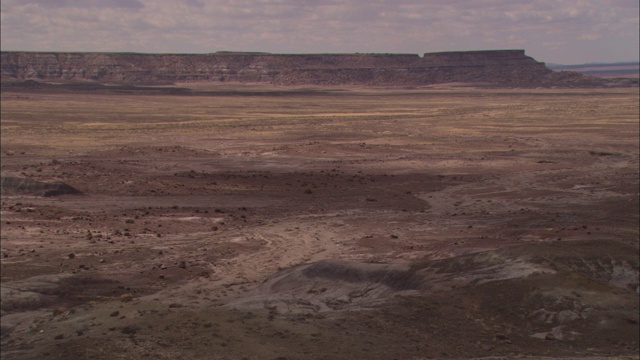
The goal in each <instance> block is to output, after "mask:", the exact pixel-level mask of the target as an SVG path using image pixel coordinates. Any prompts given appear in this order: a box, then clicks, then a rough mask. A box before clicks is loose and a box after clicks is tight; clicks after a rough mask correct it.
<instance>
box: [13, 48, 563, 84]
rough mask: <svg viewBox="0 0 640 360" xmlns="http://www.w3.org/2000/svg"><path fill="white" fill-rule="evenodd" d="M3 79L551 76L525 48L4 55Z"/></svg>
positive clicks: (405, 80)
mask: <svg viewBox="0 0 640 360" xmlns="http://www.w3.org/2000/svg"><path fill="white" fill-rule="evenodd" d="M1 60H2V80H3V81H22V80H39V81H44V82H68V81H96V82H100V83H118V84H123V83H126V84H170V83H180V82H211V81H216V82H225V81H226V82H241V83H250V82H261V83H272V84H279V85H305V84H309V85H426V84H435V83H448V82H466V83H469V82H473V83H491V84H512V85H522V84H531V83H537V82H542V81H544V80H543V79H544V78H545V77H546V76H548V75H549V74H550V73H551V70H550V69H548V68H547V67H546V66H545V64H544V63H541V62H538V61H536V60H534V59H533V58H531V57H529V56H526V55H525V52H524V50H489V51H463V52H440V53H426V54H424V56H422V57H420V56H419V55H416V54H291V55H288V54H268V53H234V52H218V53H213V54H138V53H53V52H12V51H4V52H2V53H1Z"/></svg>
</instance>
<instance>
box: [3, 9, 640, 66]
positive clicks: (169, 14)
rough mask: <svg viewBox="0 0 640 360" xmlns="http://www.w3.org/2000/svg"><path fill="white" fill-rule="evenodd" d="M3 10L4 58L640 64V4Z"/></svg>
mask: <svg viewBox="0 0 640 360" xmlns="http://www.w3.org/2000/svg"><path fill="white" fill-rule="evenodd" d="M0 4H1V7H2V11H1V14H2V21H1V27H2V29H1V30H2V31H1V35H2V48H3V49H6V50H59V51H137V52H196V53H201V52H214V51H220V50H238V51H267V52H287V53H292V52H294V53H295V52H306V53H308V52H405V53H407V52H408V53H424V52H431V51H448V50H473V49H487V48H524V49H527V52H528V53H529V54H530V55H533V56H534V57H536V58H539V57H541V58H542V60H545V61H552V62H565V63H571V62H578V61H579V60H580V58H581V57H584V56H588V57H589V59H584V60H585V61H613V60H633V59H637V58H638V26H639V25H638V24H639V23H638V11H636V10H637V8H638V1H637V0H555V1H545V0H476V1H462V0H431V1H428V2H427V1H423V0H368V1H365V0H344V1H338V0H186V1H172V0H22V1H16V0H3V1H2V2H1V3H0ZM552 44H563V45H562V46H558V45H552ZM603 49H606V51H603ZM578 55H579V57H580V58H579V57H578Z"/></svg>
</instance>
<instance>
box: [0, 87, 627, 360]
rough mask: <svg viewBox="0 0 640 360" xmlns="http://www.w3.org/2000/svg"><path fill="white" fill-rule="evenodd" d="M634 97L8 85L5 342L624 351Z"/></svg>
mask: <svg viewBox="0 0 640 360" xmlns="http://www.w3.org/2000/svg"><path fill="white" fill-rule="evenodd" d="M178 88H190V91H188V92H183V91H178V90H177V89H178ZM638 102H639V96H638V88H637V87H632V88H597V89H561V88H556V89H553V88H547V89H498V88H490V89H487V88H474V87H467V86H460V85H455V84H449V85H439V86H424V87H413V88H402V87H393V88H367V87H346V86H345V87H334V88H320V87H305V88H303V87H273V86H267V85H229V84H218V85H212V84H179V85H177V86H174V87H156V88H147V89H134V88H128V89H116V90H114V91H109V90H108V89H104V88H100V89H97V90H95V89H94V90H92V89H84V90H83V89H73V88H71V89H68V88H60V89H57V88H51V89H48V88H47V89H41V88H38V89H29V88H24V89H7V90H4V91H3V92H2V103H1V105H2V109H1V110H2V113H1V131H2V149H1V156H2V157H1V160H2V165H1V170H2V176H3V180H2V199H1V205H2V217H1V221H2V228H1V229H2V232H1V237H2V238H1V240H2V242H1V259H0V261H1V270H2V272H1V283H2V318H1V324H2V339H1V345H2V358H3V359H470V358H484V359H512V358H526V359H540V358H571V359H637V358H638V356H637V354H638V350H639V339H638V336H639V332H638V321H639V319H638V311H639V305H638V291H639V288H638V268H639V258H638V236H639V183H638V180H639V173H638V168H639V165H640V164H639V119H638V114H639V109H638ZM62 184H66V185H62ZM76 191H77V193H74V192H76Z"/></svg>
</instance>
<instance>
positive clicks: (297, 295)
mask: <svg viewBox="0 0 640 360" xmlns="http://www.w3.org/2000/svg"><path fill="white" fill-rule="evenodd" d="M598 251H606V252H608V255H609V258H610V260H609V261H604V260H602V258H601V257H600V258H598V257H596V253H597V252H598ZM629 254H633V249H631V248H630V247H629V246H627V245H623V244H617V243H613V244H608V243H604V242H601V241H594V242H591V243H590V242H587V243H571V244H560V243H558V244H555V243H551V244H533V245H524V246H519V247H516V248H513V249H504V250H501V251H497V252H496V251H488V252H481V253H475V254H465V255H461V256H457V257H453V258H448V259H439V260H431V261H426V262H420V263H414V264H412V265H410V266H407V265H392V264H371V263H358V262H348V261H340V260H323V261H319V262H316V263H311V264H305V265H300V266H297V267H293V268H290V269H286V270H282V271H280V272H278V273H276V274H274V275H272V276H271V277H269V278H268V279H267V280H266V281H265V282H264V283H263V284H262V285H261V286H260V287H259V288H258V290H257V291H256V292H255V293H254V294H252V295H250V296H248V297H245V298H243V299H240V300H235V301H232V302H230V303H229V305H228V306H232V307H240V308H261V307H266V308H278V309H279V310H278V311H281V312H284V313H298V312H307V311H312V312H323V311H331V310H357V309H363V308H373V307H376V306H378V305H381V304H384V303H388V302H390V301H393V299H394V298H395V297H396V296H399V295H402V296H407V295H420V294H433V293H443V292H448V291H453V290H456V289H466V288H468V289H471V288H474V287H477V286H480V285H482V284H487V283H493V282H501V281H508V280H514V279H527V278H530V277H531V278H535V277H544V278H545V279H547V280H546V281H547V283H548V286H549V287H550V288H553V287H554V284H556V283H557V284H562V286H563V287H564V286H565V285H566V283H567V282H570V283H571V286H572V287H574V286H575V287H588V289H585V291H594V292H603V291H604V292H606V291H609V290H610V289H613V288H622V289H624V290H626V291H629V292H630V293H632V292H635V290H636V288H637V287H638V269H639V264H638V261H637V259H634V258H633V257H632V256H630V255H629ZM527 281H529V280H527ZM581 281H582V282H581ZM585 284H591V285H585ZM616 291H618V290H616Z"/></svg>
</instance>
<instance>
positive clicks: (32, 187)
mask: <svg viewBox="0 0 640 360" xmlns="http://www.w3.org/2000/svg"><path fill="white" fill-rule="evenodd" d="M0 179H1V183H2V194H3V195H5V194H6V195H34V196H58V195H75V194H80V191H78V190H77V189H75V188H73V187H72V186H70V185H68V184H66V183H64V182H61V181H54V182H41V181H37V180H33V179H27V178H19V177H13V176H3V177H1V178H0Z"/></svg>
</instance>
